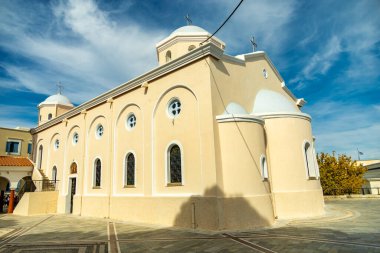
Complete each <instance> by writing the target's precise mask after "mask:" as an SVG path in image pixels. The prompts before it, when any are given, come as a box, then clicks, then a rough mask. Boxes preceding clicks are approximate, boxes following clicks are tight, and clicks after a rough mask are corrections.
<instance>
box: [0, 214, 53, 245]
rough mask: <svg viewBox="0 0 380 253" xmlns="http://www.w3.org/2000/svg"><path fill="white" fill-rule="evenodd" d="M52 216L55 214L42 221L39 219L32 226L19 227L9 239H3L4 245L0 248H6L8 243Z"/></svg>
mask: <svg viewBox="0 0 380 253" xmlns="http://www.w3.org/2000/svg"><path fill="white" fill-rule="evenodd" d="M51 217H53V215H51V216H49V217H47V218H45V219H43V220H41V221H38V222H37V223H35V224H33V225H32V226H30V227H24V228H23V227H20V228H19V229H17V232H16V233H15V234H12V235H11V237H10V238H9V239H5V240H3V241H2V243H3V245H0V249H2V248H4V247H5V244H7V243H11V242H12V241H14V240H16V239H17V238H19V237H20V236H22V235H23V234H25V233H26V232H28V231H30V230H32V229H33V228H35V227H36V226H38V225H40V224H41V223H43V222H45V221H46V220H48V219H50V218H51Z"/></svg>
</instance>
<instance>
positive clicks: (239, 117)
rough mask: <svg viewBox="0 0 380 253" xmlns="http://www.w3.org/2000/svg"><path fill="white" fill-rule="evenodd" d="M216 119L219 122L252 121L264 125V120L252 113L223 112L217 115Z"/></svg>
mask: <svg viewBox="0 0 380 253" xmlns="http://www.w3.org/2000/svg"><path fill="white" fill-rule="evenodd" d="M216 121H217V122H218V123H225V122H252V123H258V124H260V125H264V120H263V119H262V118H260V117H258V116H254V115H250V114H223V115H218V116H216Z"/></svg>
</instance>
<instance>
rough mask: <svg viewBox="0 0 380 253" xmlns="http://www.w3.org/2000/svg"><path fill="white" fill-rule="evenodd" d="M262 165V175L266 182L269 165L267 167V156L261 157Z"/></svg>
mask: <svg viewBox="0 0 380 253" xmlns="http://www.w3.org/2000/svg"><path fill="white" fill-rule="evenodd" d="M260 165H261V175H262V177H263V179H264V180H265V179H268V165H267V159H266V157H265V156H262V157H261V162H260Z"/></svg>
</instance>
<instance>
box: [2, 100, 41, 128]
mask: <svg viewBox="0 0 380 253" xmlns="http://www.w3.org/2000/svg"><path fill="white" fill-rule="evenodd" d="M31 114H32V115H35V119H36V120H35V122H31V121H30V120H28V119H27V118H26V117H25V115H28V116H30V115H31ZM20 115H23V116H24V117H20ZM36 123H37V110H36V107H34V106H17V105H4V104H0V126H2V127H9V128H14V127H16V126H20V127H28V128H32V127H35V126H36Z"/></svg>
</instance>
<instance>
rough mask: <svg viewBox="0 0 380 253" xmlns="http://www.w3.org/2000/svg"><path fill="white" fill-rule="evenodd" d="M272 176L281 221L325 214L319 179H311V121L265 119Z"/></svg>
mask: <svg viewBox="0 0 380 253" xmlns="http://www.w3.org/2000/svg"><path fill="white" fill-rule="evenodd" d="M265 130H266V136H267V142H268V146H267V153H268V157H269V161H270V162H269V167H270V176H271V181H272V189H273V194H274V199H275V205H276V207H275V208H276V212H277V216H278V217H279V218H294V217H306V216H313V215H320V214H323V212H324V202H323V196H322V188H321V185H320V182H319V180H318V179H309V178H308V174H307V169H306V160H305V155H304V143H305V141H308V142H309V143H310V144H312V143H313V137H312V132H311V126H310V121H309V120H307V119H305V118H297V117H294V118H288V117H285V118H282V117H280V116H279V117H276V118H269V119H265Z"/></svg>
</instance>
